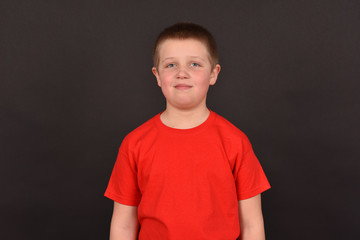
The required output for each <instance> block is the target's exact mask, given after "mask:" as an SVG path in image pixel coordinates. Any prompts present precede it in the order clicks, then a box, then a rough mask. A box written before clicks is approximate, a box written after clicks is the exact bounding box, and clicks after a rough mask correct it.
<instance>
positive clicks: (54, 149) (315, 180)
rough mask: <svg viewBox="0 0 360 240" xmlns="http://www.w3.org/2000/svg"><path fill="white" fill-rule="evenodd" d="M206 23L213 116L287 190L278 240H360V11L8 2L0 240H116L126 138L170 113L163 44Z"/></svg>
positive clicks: (324, 3) (267, 199)
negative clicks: (113, 187)
mask: <svg viewBox="0 0 360 240" xmlns="http://www.w3.org/2000/svg"><path fill="white" fill-rule="evenodd" d="M178 21H192V22H195V23H198V24H201V25H204V26H205V27H206V28H208V29H209V30H210V31H211V32H212V33H213V35H214V36H215V38H216V40H217V42H218V46H219V52H220V63H221V65H222V71H221V73H220V75H219V79H218V82H217V83H216V85H215V86H213V87H211V89H210V91H209V96H208V107H209V108H211V109H212V110H214V111H215V112H217V113H219V114H221V115H223V116H224V117H225V118H227V119H228V120H230V121H231V122H232V123H233V124H235V125H236V126H237V127H238V128H240V129H241V130H242V131H244V132H245V133H246V134H247V135H248V137H249V138H250V141H251V142H252V144H253V147H254V150H255V153H256V154H257V156H258V158H259V160H260V162H261V164H262V166H263V168H264V170H265V172H266V174H267V176H268V178H269V180H270V183H271V185H272V189H271V190H269V191H267V192H265V193H264V194H263V212H264V217H265V226H266V234H267V239H269V240H289V239H290V240H298V239H299V240H300V239H301V240H303V239H308V240H319V239H337V240H338V239H360V233H359V217H360V209H359V206H360V204H359V197H360V191H359V183H360V177H359V175H360V171H359V170H360V164H359V160H360V159H359V156H360V154H359V147H360V146H359V143H360V141H359V140H360V139H359V135H360V132H359V126H358V125H359V122H360V121H359V120H360V113H359V100H360V97H359V90H360V88H359V80H360V44H359V43H360V2H359V1H356V0H353V1H350V0H312V1H305V0H297V1H293V0H282V1H281V0H263V1H258V0H253V1H250V0H248V1H224V0H222V1H213V0H198V1H187V0H183V1H173V0H168V1H145V0H143V1H140V0H138V1H121V0H117V1H115V0H113V1H107V0H73V1H66V0H58V1H54V0H43V1H40V0H33V1H25V0H24V1H19V0H9V1H7V0H5V1H4V0H1V1H0V141H1V145H0V146H1V148H0V159H1V166H0V187H1V198H0V238H1V239H54V240H56V239H107V238H108V232H109V223H110V219H111V213H112V201H111V200H109V199H106V198H105V197H103V193H104V191H105V188H106V186H107V183H108V180H109V177H110V174H111V170H112V168H113V165H114V162H115V159H116V155H117V151H118V147H119V146H120V144H121V141H122V139H123V137H124V136H125V135H126V134H127V133H129V132H130V131H131V130H132V129H134V128H135V127H137V126H138V125H140V124H141V123H143V122H145V121H146V120H148V119H149V118H151V117H152V116H154V115H155V114H157V113H159V112H160V111H162V110H163V109H164V107H165V100H164V98H163V96H162V94H161V90H160V88H159V87H158V86H157V85H156V81H155V78H154V77H153V76H152V73H151V67H152V58H151V52H152V47H153V43H154V40H155V38H156V36H157V34H158V33H159V32H160V31H161V30H162V29H163V28H164V27H166V26H168V25H171V24H174V23H176V22H178Z"/></svg>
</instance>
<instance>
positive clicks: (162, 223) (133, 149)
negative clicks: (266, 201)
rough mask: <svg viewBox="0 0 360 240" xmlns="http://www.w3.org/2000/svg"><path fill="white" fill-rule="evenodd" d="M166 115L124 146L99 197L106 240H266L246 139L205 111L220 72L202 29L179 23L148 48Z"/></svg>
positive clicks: (259, 188)
mask: <svg viewBox="0 0 360 240" xmlns="http://www.w3.org/2000/svg"><path fill="white" fill-rule="evenodd" d="M153 58H154V67H153V68H152V71H153V73H154V75H155V77H156V79H157V83H158V85H159V87H161V90H162V92H163V94H164V96H165V98H166V109H165V111H163V112H162V113H159V114H157V115H156V116H154V117H153V118H151V119H150V120H148V121H147V122H145V123H144V124H142V125H141V126H140V127H138V128H136V129H135V130H134V131H132V132H131V133H129V134H128V135H127V136H126V137H125V138H124V140H123V142H122V144H121V146H120V150H119V155H118V158H117V161H116V163H115V166H114V170H113V172H112V175H111V178H110V182H109V185H108V188H107V190H106V192H105V196H106V197H108V198H110V199H112V200H114V211H113V217H112V221H111V229H110V239H111V240H120V239H129V240H130V239H131V240H133V239H136V237H137V234H138V229H139V224H140V225H141V229H140V232H139V239H140V240H148V239H149V240H162V239H170V240H173V239H174V240H177V239H179V240H192V239H206V240H209V239H216V240H219V239H228V240H235V239H237V238H238V237H240V239H243V240H252V239H254V240H255V239H256V240H263V239H265V234H264V225H263V217H262V212H261V198H260V193H261V192H263V191H265V190H267V189H268V188H270V185H269V183H268V181H267V179H266V177H265V174H264V172H263V170H262V168H261V166H260V163H259V161H258V160H257V158H256V157H255V155H254V153H253V150H252V148H251V145H250V142H249V140H248V139H247V137H246V136H245V135H244V134H243V133H242V132H241V131H240V130H239V129H237V128H236V127H235V126H234V125H232V124H231V123H230V122H228V121H227V120H225V119H224V118H223V117H221V116H220V115H218V114H216V113H215V112H213V111H211V110H209V109H208V108H207V107H206V94H207V91H208V88H209V85H214V84H215V82H216V80H217V76H218V74H219V72H220V65H219V64H218V56H217V50H216V44H215V41H214V39H213V37H212V36H211V34H210V33H209V32H208V31H207V30H206V29H204V28H203V27H201V26H199V25H196V24H191V23H178V24H175V25H173V26H170V27H169V28H167V29H165V30H164V31H163V32H162V33H161V34H160V35H159V37H158V39H157V41H156V44H155V48H154V55H153Z"/></svg>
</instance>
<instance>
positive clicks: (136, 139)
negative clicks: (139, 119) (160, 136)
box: [121, 114, 158, 148]
mask: <svg viewBox="0 0 360 240" xmlns="http://www.w3.org/2000/svg"><path fill="white" fill-rule="evenodd" d="M156 117H158V114H157V115H155V116H153V117H152V118H150V119H149V120H147V121H146V122H144V123H143V124H141V125H140V126H138V127H137V128H135V129H134V130H132V131H131V132H130V133H128V134H127V135H126V136H125V138H124V140H123V142H122V144H121V147H123V148H134V147H136V146H138V145H139V144H140V143H141V142H144V141H146V142H148V141H151V140H150V139H153V138H154V137H155V136H156V135H157V128H156V127H155V118H156Z"/></svg>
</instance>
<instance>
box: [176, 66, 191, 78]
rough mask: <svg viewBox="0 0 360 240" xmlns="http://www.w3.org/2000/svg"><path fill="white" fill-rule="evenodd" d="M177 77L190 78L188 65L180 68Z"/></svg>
mask: <svg viewBox="0 0 360 240" xmlns="http://www.w3.org/2000/svg"><path fill="white" fill-rule="evenodd" d="M176 78H179V79H186V78H189V73H188V71H187V69H186V67H184V66H182V67H179V68H178V71H177V73H176Z"/></svg>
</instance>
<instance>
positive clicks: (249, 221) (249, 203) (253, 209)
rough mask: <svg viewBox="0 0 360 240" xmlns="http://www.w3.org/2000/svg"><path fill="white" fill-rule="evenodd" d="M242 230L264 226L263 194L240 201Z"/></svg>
mask: <svg viewBox="0 0 360 240" xmlns="http://www.w3.org/2000/svg"><path fill="white" fill-rule="evenodd" d="M239 220H240V228H245V227H254V226H259V224H260V225H261V226H263V216H262V211H261V194H258V195H256V196H254V197H251V198H248V199H244V200H239Z"/></svg>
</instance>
